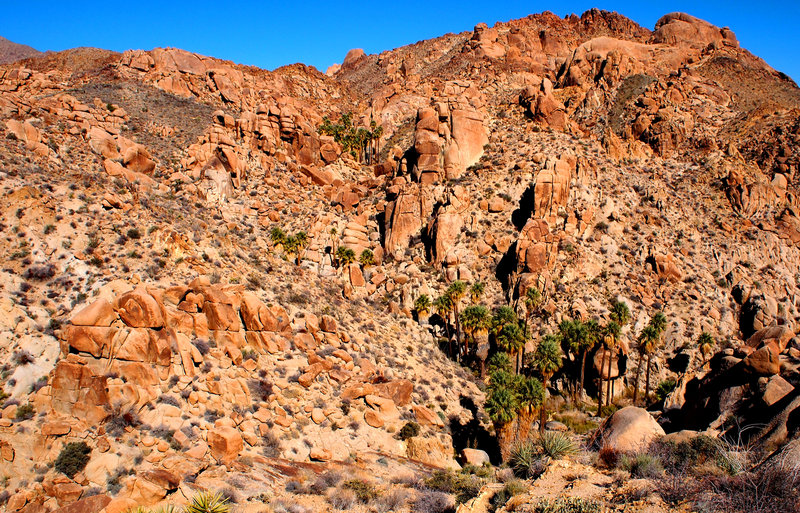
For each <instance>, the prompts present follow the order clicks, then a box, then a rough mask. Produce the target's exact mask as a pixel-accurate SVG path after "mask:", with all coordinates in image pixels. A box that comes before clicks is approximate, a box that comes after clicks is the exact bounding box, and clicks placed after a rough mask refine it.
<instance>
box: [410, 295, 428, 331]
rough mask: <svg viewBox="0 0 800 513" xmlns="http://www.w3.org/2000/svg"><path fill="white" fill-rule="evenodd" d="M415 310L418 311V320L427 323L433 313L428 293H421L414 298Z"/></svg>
mask: <svg viewBox="0 0 800 513" xmlns="http://www.w3.org/2000/svg"><path fill="white" fill-rule="evenodd" d="M414 311H415V312H417V320H419V322H420V323H421V324H427V322H428V317H429V316H430V313H431V298H430V297H428V295H427V294H422V295H420V296H419V297H418V298H417V299H415V300H414Z"/></svg>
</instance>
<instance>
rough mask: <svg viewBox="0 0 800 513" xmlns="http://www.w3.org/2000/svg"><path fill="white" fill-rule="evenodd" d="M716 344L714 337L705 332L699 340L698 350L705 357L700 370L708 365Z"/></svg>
mask: <svg viewBox="0 0 800 513" xmlns="http://www.w3.org/2000/svg"><path fill="white" fill-rule="evenodd" d="M716 344H717V342H716V341H715V340H714V337H712V336H711V335H710V334H708V333H706V332H705V331H704V332H703V333H701V334H700V336H699V337H698V338H697V348H698V349H699V350H700V354H702V355H703V363H702V364H701V365H700V367H699V368H703V365H705V364H706V362H707V361H708V357H709V356H710V355H711V353H713V352H714V346H715V345H716Z"/></svg>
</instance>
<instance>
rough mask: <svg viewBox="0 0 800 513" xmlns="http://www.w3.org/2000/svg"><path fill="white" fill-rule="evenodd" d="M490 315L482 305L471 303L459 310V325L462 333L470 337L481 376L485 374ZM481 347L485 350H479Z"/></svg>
mask: <svg viewBox="0 0 800 513" xmlns="http://www.w3.org/2000/svg"><path fill="white" fill-rule="evenodd" d="M490 320H491V317H490V316H489V310H487V309H486V307H485V306H483V305H471V306H468V307H466V308H464V311H463V312H461V326H462V328H463V329H464V334H465V335H467V337H469V338H471V339H472V343H473V346H474V347H475V349H476V353H477V355H478V359H479V360H480V362H481V377H484V376H485V374H486V370H485V369H486V358H487V357H488V356H489V349H488V345H489V344H488V342H489V341H488V330H489V326H490ZM481 348H483V349H485V351H482V350H480V349H481Z"/></svg>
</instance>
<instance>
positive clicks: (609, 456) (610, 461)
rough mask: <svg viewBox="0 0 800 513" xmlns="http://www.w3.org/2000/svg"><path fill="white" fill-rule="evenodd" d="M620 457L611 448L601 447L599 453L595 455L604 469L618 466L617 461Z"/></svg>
mask: <svg viewBox="0 0 800 513" xmlns="http://www.w3.org/2000/svg"><path fill="white" fill-rule="evenodd" d="M621 457H622V453H620V452H619V451H618V450H616V449H614V448H613V447H609V446H607V445H606V446H603V447H601V448H600V451H598V453H597V458H598V460H599V461H600V463H601V464H603V465H604V466H605V467H606V468H616V467H617V465H619V460H620V458H621Z"/></svg>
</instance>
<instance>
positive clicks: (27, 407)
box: [16, 403, 36, 420]
mask: <svg viewBox="0 0 800 513" xmlns="http://www.w3.org/2000/svg"><path fill="white" fill-rule="evenodd" d="M35 413H36V411H35V410H34V409H33V405H32V404H31V403H26V404H23V405H21V406H20V407H19V408H17V414H16V419H17V420H28V419H32V418H33V415H34V414H35Z"/></svg>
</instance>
